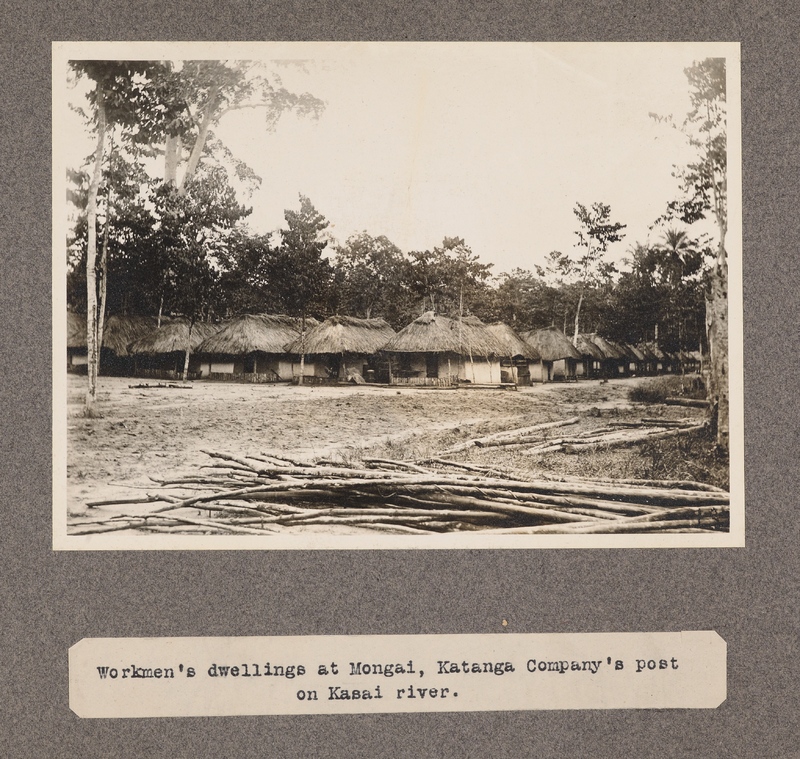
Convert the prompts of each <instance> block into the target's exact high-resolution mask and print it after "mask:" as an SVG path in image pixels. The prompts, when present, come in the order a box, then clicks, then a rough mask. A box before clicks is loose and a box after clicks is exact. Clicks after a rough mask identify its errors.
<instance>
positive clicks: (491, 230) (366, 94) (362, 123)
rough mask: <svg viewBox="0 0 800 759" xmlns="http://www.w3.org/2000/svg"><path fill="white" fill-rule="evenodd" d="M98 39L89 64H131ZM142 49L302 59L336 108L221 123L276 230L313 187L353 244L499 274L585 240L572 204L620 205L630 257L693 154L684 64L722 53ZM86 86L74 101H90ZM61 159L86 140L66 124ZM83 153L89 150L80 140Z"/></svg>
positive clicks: (672, 48)
mask: <svg viewBox="0 0 800 759" xmlns="http://www.w3.org/2000/svg"><path fill="white" fill-rule="evenodd" d="M108 50H109V48H108V47H105V48H98V54H97V55H96V56H95V57H117V58H123V57H136V56H135V55H130V51H127V53H128V54H127V55H126V52H124V51H121V50H114V51H113V52H114V54H113V55H110V54H109V53H108V52H107V51H108ZM140 52H141V57H153V56H154V53H157V54H160V55H162V56H163V57H164V58H175V59H177V58H179V57H181V56H182V57H196V58H201V57H202V58H212V57H219V58H228V59H230V58H233V57H243V58H254V57H256V56H259V57H262V58H264V59H266V60H271V59H293V60H303V61H304V63H303V65H302V66H288V67H287V66H280V67H279V68H276V71H278V72H279V74H280V76H281V77H282V79H283V83H284V85H285V86H286V87H287V88H288V89H290V90H292V91H295V92H301V91H307V92H310V93H312V94H313V95H315V96H316V97H318V98H321V99H322V100H324V101H325V103H326V107H325V110H324V112H323V113H322V115H321V116H320V117H319V119H317V120H315V119H300V118H298V117H296V116H294V115H293V114H285V115H284V116H282V118H281V120H280V121H279V122H278V125H277V127H276V128H275V129H274V131H271V132H270V131H268V130H266V128H265V126H264V117H263V114H261V113H259V111H258V110H247V111H235V112H231V113H229V114H227V115H226V116H225V117H224V118H223V119H222V121H221V123H220V124H219V126H218V127H217V128H216V130H215V131H216V135H217V136H218V137H219V138H221V139H222V140H223V141H224V142H225V143H226V145H227V146H228V147H229V148H230V149H231V150H232V151H233V153H234V154H235V155H236V156H237V157H238V158H240V159H242V160H244V161H245V162H246V163H247V164H249V165H250V166H251V168H253V169H254V171H255V172H256V173H257V174H258V175H259V176H260V177H261V178H262V180H263V181H262V184H261V187H260V188H259V189H258V190H257V191H256V192H255V193H254V194H253V195H252V196H251V197H250V198H249V199H248V201H247V202H248V204H249V205H252V207H253V213H252V215H251V216H250V217H249V220H248V221H249V224H250V226H251V227H252V228H253V229H254V230H255V231H258V232H263V233H266V232H269V231H272V230H274V229H277V228H279V227H280V226H282V225H283V223H284V219H283V212H284V209H286V208H295V209H296V208H298V207H299V201H298V195H299V194H301V193H302V194H303V195H306V196H308V197H309V198H310V199H311V201H312V202H313V203H314V205H315V206H316V208H317V209H318V210H319V211H320V212H321V213H322V214H324V215H325V216H326V218H327V219H328V220H329V221H330V222H331V227H330V232H331V234H332V235H333V236H334V237H335V238H336V239H337V240H339V241H341V242H344V241H345V240H346V239H347V237H349V236H350V235H351V234H354V233H357V232H360V231H364V230H365V231H367V232H369V233H370V234H372V235H374V236H378V235H386V236H387V237H388V238H389V239H390V240H391V241H392V242H394V243H395V244H396V245H398V246H399V247H400V248H401V249H402V250H404V251H409V250H422V249H430V248H432V247H434V246H435V245H438V244H440V243H441V241H442V238H443V237H445V236H448V237H462V238H464V239H465V241H466V243H467V244H468V245H469V246H470V247H471V248H472V250H473V252H475V253H477V254H478V255H479V257H480V258H481V260H482V261H483V262H484V263H492V264H494V268H493V272H494V273H495V274H500V273H501V272H506V271H510V270H512V269H513V268H517V267H519V268H523V269H533V267H534V266H535V265H536V264H541V263H542V262H543V260H544V257H545V256H546V255H547V254H548V253H549V252H550V251H552V250H560V251H562V252H566V253H570V252H572V251H573V250H574V245H575V241H576V239H577V238H576V235H575V230H576V229H577V220H576V218H575V216H574V213H573V208H574V207H575V204H576V202H580V203H583V204H584V205H587V206H588V205H590V204H591V203H593V202H596V201H600V202H603V203H607V204H609V205H610V206H611V212H612V221H619V222H621V223H623V224H626V225H627V229H626V230H625V231H626V237H625V239H624V240H623V241H622V242H620V243H616V244H615V245H613V246H612V248H611V249H610V250H609V258H610V259H611V260H615V261H620V260H621V259H622V257H623V256H624V255H625V254H626V251H628V249H629V248H630V247H631V245H632V244H633V243H635V242H646V241H647V240H648V239H650V240H651V241H655V240H657V239H659V238H660V236H661V234H662V232H661V231H659V230H655V231H651V230H650V229H649V227H650V225H651V224H652V223H653V221H654V220H655V219H656V218H657V217H658V216H659V215H660V214H661V213H663V211H664V210H665V208H666V203H667V202H668V201H669V200H671V199H673V198H674V197H675V196H676V188H677V182H676V180H675V178H674V177H673V176H672V171H673V167H674V165H676V164H678V165H680V164H684V163H686V161H688V160H690V159H691V157H692V153H691V152H690V150H689V149H688V147H687V144H686V139H685V137H684V136H683V135H681V133H680V132H679V131H677V130H675V129H672V128H670V127H669V126H668V125H665V124H663V123H659V122H657V121H656V120H654V119H653V118H652V117H651V116H650V114H651V113H657V114H660V115H664V116H667V115H674V117H675V118H676V119H677V120H678V121H681V120H682V119H683V117H684V116H685V114H686V113H687V112H688V110H689V109H690V103H689V94H688V85H687V81H686V77H685V74H684V69H685V68H686V67H687V66H689V65H691V64H692V62H693V61H695V60H698V59H701V58H704V57H707V56H709V55H715V54H719V50H718V49H715V48H714V46H713V44H711V43H708V44H701V43H633V44H631V43H627V44H626V43H261V44H260V45H258V46H253V45H250V46H247V47H246V48H245V49H244V50H242V51H240V50H238V49H237V48H236V47H228V48H225V47H224V46H223V47H219V46H218V45H217V46H215V45H211V46H209V45H205V46H204V47H203V48H202V51H201V50H200V49H199V48H198V47H192V46H188V45H184V46H183V47H170V46H166V45H165V46H164V47H163V48H162V49H160V50H156V51H154V50H152V49H144V48H143V49H141V51H140ZM79 96H80V93H79V92H73V93H72V94H71V95H68V97H72V98H74V99H79ZM67 122H68V124H69V128H68V129H66V134H65V135H64V140H65V145H66V146H67V147H66V150H67V163H68V165H76V163H77V162H78V160H77V159H78V158H79V157H81V156H85V155H86V154H87V152H88V151H90V150H91V142H90V141H89V140H88V135H87V134H86V132H85V131H83V127H82V126H81V125H80V124H79V122H78V121H77V120H76V119H71V118H67ZM87 145H88V146H89V147H88V151H87V149H86V146H87Z"/></svg>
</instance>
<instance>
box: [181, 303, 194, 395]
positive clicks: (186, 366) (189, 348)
mask: <svg viewBox="0 0 800 759" xmlns="http://www.w3.org/2000/svg"><path fill="white" fill-rule="evenodd" d="M193 329H194V317H192V318H191V319H190V320H189V335H188V336H187V338H186V356H185V357H184V359H183V377H182V378H181V379H182V380H183V381H184V382H186V380H187V379H188V377H189V356H190V355H191V354H192V330H193Z"/></svg>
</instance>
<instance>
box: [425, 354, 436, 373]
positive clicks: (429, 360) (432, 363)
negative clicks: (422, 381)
mask: <svg viewBox="0 0 800 759" xmlns="http://www.w3.org/2000/svg"><path fill="white" fill-rule="evenodd" d="M425 376H426V377H429V378H438V376H439V354H438V353H426V354H425Z"/></svg>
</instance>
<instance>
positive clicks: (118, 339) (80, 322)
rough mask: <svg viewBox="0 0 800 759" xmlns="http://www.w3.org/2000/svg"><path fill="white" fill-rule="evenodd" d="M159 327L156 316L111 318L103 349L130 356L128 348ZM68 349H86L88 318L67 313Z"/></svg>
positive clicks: (107, 322) (105, 331) (117, 315)
mask: <svg viewBox="0 0 800 759" xmlns="http://www.w3.org/2000/svg"><path fill="white" fill-rule="evenodd" d="M157 326H158V319H157V318H156V317H155V316H124V315H120V314H114V315H113V316H109V317H108V318H107V319H106V321H105V325H104V327H103V342H102V346H103V348H107V349H108V350H111V351H114V353H116V354H117V356H128V355H129V352H128V346H129V345H130V344H131V343H132V342H134V341H135V340H138V339H139V338H142V337H145V336H147V335H148V334H150V333H151V332H153V331H154V330H155V329H156V327H157ZM67 347H68V348H86V317H84V316H82V315H80V314H75V313H72V312H71V311H68V312H67Z"/></svg>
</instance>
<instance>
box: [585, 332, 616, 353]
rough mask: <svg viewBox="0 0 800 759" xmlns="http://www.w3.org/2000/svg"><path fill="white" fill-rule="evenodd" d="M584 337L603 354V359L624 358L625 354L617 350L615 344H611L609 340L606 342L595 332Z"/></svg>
mask: <svg viewBox="0 0 800 759" xmlns="http://www.w3.org/2000/svg"><path fill="white" fill-rule="evenodd" d="M586 337H587V338H588V339H589V340H591V341H592V343H593V344H594V345H596V346H597V347H598V348H599V349H600V351H601V352H602V354H603V358H616V359H619V358H624V357H625V354H624V353H623V352H622V350H621V349H619V348H618V347H617V346H616V345H615V344H613V343H612V342H611V341H610V340H606V339H605V338H604V337H601V336H600V335H598V334H597V333H596V332H588V333H587V334H586Z"/></svg>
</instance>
